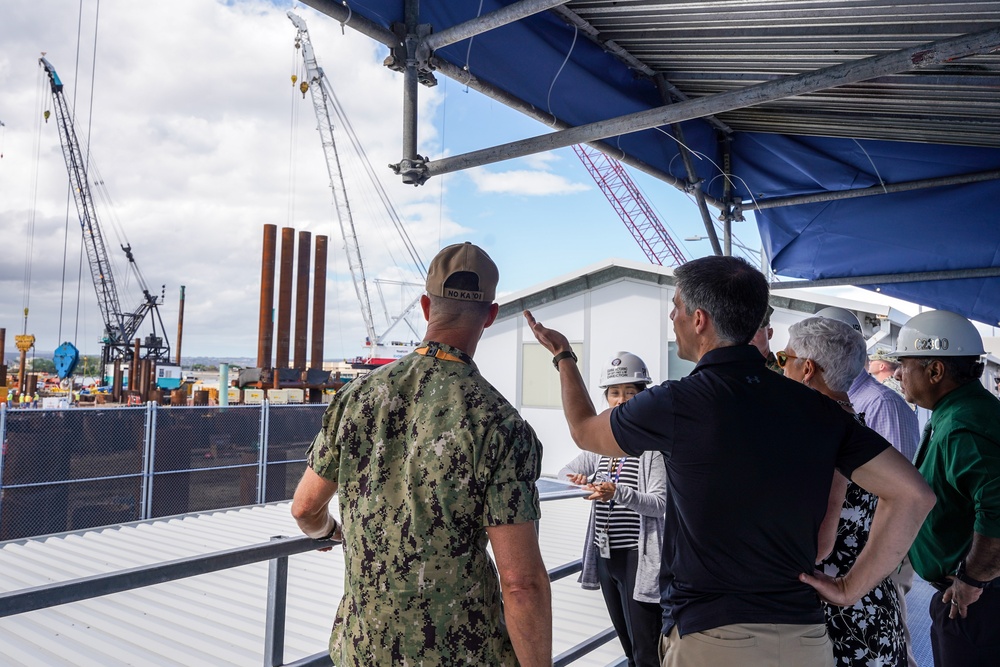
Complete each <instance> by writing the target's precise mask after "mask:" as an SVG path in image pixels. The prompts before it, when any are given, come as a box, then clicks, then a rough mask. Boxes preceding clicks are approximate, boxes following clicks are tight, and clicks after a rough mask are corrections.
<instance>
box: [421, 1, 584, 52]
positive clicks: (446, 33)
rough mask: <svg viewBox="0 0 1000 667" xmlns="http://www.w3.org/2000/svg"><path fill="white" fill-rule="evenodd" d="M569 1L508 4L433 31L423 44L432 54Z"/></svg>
mask: <svg viewBox="0 0 1000 667" xmlns="http://www.w3.org/2000/svg"><path fill="white" fill-rule="evenodd" d="M567 2H569V0H521V2H515V3H514V4H512V5H507V6H506V7H502V8H500V9H498V10H496V11H495V12H490V13H489V14H484V15H482V16H480V17H478V18H474V19H472V20H470V21H466V22H465V23H459V24H458V25H453V26H451V27H450V28H445V29H444V30H442V31H441V32H436V33H433V34H432V35H429V36H428V37H427V38H426V39H424V40H423V44H422V46H423V47H424V48H426V55H427V56H430V54H431V53H433V52H434V51H435V50H437V49H440V48H441V47H443V46H448V45H449V44H454V43H456V42H461V41H462V40H463V39H468V38H470V37H474V36H476V35H481V34H482V33H484V32H489V31H490V30H493V29H494V28H501V27H503V26H505V25H508V24H510V23H515V22H517V21H520V20H521V19H523V18H527V17H529V16H531V15H532V14H538V13H540V12H544V11H545V10H547V9H551V8H553V7H558V6H559V5H564V4H566V3H567Z"/></svg>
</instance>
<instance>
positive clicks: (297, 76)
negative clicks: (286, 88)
mask: <svg viewBox="0 0 1000 667" xmlns="http://www.w3.org/2000/svg"><path fill="white" fill-rule="evenodd" d="M298 80H299V75H298V74H293V75H292V85H293V86H294V85H295V82H296V81H298Z"/></svg>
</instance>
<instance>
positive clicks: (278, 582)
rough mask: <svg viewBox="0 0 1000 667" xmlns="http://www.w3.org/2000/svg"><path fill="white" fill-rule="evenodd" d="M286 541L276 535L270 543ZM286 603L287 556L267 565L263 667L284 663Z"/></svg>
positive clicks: (270, 561) (275, 666)
mask: <svg viewBox="0 0 1000 667" xmlns="http://www.w3.org/2000/svg"><path fill="white" fill-rule="evenodd" d="M283 539H286V538H285V536H283V535H276V536H274V537H272V538H271V541H272V542H273V541H275V540H283ZM287 602H288V556H279V557H278V558H272V559H271V560H269V561H268V563H267V618H266V620H265V627H264V667H278V666H279V665H281V664H282V663H284V661H285V608H286V606H287Z"/></svg>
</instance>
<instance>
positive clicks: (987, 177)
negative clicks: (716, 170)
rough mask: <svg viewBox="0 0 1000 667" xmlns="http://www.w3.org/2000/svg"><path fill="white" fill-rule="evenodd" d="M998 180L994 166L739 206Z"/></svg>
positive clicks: (754, 207) (756, 206)
mask: <svg viewBox="0 0 1000 667" xmlns="http://www.w3.org/2000/svg"><path fill="white" fill-rule="evenodd" d="M998 179H1000V169H993V170H991V171H978V172H972V173H968V174H959V175H957V176H942V177H940V178H923V179H920V180H918V181H905V182H903V183H886V184H884V185H873V186H871V187H870V188H858V189H856V190H837V191H834V192H817V193H816V194H812V195H799V196H797V197H784V198H781V199H758V200H757V201H756V202H746V203H744V204H741V205H740V206H741V207H742V208H741V210H742V211H747V210H750V211H763V210H764V209H768V208H779V207H782V206H797V205H799V204H817V203H820V202H828V201H836V200H838V199H853V198H855V197H871V196H872V195H887V194H892V193H895V192H909V191H911V190H923V189H925V188H940V187H945V186H948V185H965V184H967V183H982V182H983V181H993V180H998Z"/></svg>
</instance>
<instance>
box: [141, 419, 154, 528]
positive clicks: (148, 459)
mask: <svg viewBox="0 0 1000 667" xmlns="http://www.w3.org/2000/svg"><path fill="white" fill-rule="evenodd" d="M155 455H156V403H155V402H153V401H150V402H149V403H147V404H146V441H145V443H143V466H142V501H141V507H140V518H141V519H143V520H145V519H149V518H150V517H151V516H152V514H153V471H154V470H155V466H154V464H153V461H154V458H155Z"/></svg>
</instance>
